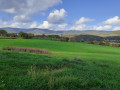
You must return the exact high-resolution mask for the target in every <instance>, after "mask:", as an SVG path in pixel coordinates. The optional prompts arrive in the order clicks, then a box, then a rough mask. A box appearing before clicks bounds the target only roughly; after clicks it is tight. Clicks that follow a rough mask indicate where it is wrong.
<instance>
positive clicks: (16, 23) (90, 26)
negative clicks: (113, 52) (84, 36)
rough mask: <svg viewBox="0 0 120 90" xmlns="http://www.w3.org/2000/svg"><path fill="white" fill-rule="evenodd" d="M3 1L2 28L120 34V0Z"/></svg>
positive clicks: (0, 18) (0, 22) (1, 4)
mask: <svg viewBox="0 0 120 90" xmlns="http://www.w3.org/2000/svg"><path fill="white" fill-rule="evenodd" d="M8 2H9V0H0V27H15V28H43V29H51V30H120V18H119V17H120V12H119V9H120V5H119V4H120V0H11V2H9V3H8Z"/></svg>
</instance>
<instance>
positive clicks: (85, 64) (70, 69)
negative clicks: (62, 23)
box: [0, 39, 120, 90]
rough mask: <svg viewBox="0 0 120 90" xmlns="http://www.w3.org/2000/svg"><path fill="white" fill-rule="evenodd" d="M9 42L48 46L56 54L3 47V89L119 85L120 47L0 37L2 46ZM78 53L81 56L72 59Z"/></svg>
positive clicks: (97, 89)
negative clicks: (11, 49) (30, 52)
mask: <svg viewBox="0 0 120 90" xmlns="http://www.w3.org/2000/svg"><path fill="white" fill-rule="evenodd" d="M6 46H20V47H32V48H45V49H49V50H50V51H52V52H53V55H55V56H57V57H52V56H44V55H37V54H29V53H17V52H8V51H4V52H3V51H0V88H1V87H3V88H2V89H5V90H8V89H10V90H30V89H31V90H34V89H35V90H39V89H44V90H50V89H51V90H57V89H59V90H68V89H69V90H70V89H71V90H76V89H82V90H88V89H89V90H90V89H92V90H110V89H111V90H119V89H120V87H119V86H120V83H119V81H120V77H119V76H120V70H119V68H120V48H115V47H105V46H99V45H89V44H85V43H71V42H67V43H65V42H56V41H48V40H19V39H15V40H12V39H11V40H7V39H6V40H4V39H1V40H0V49H2V48H3V47H6ZM75 56H77V57H80V59H77V58H76V59H73V60H69V58H73V57H75ZM61 57H62V58H61ZM63 57H67V58H68V59H63ZM1 85H2V86H1Z"/></svg>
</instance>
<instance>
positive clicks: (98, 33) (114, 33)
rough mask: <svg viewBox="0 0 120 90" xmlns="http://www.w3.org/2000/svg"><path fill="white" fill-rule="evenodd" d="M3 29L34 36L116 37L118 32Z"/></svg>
mask: <svg viewBox="0 0 120 90" xmlns="http://www.w3.org/2000/svg"><path fill="white" fill-rule="evenodd" d="M0 29H4V30H6V31H7V32H9V33H13V32H14V33H19V32H20V31H23V32H26V33H33V34H36V35H39V34H64V35H75V34H90V35H111V34H113V35H118V33H119V32H120V31H103V30H100V31H96V30H84V31H79V30H67V31H55V30H49V29H40V28H28V29H27V28H10V27H8V28H0Z"/></svg>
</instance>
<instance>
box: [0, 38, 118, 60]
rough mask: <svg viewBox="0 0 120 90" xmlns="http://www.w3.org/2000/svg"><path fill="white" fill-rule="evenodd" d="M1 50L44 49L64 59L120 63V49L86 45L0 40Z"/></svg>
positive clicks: (44, 41)
mask: <svg viewBox="0 0 120 90" xmlns="http://www.w3.org/2000/svg"><path fill="white" fill-rule="evenodd" d="M0 42H1V44H0V48H2V47H5V46H19V47H32V48H44V49H48V50H50V51H52V52H53V54H54V55H55V54H56V55H60V56H63V57H65V56H66V57H70V58H71V57H76V56H77V57H80V58H82V59H89V60H108V61H115V62H120V48H116V47H106V46H100V45H90V44H85V43H72V42H57V41H48V40H21V39H19V40H18V39H15V40H7V39H6V40H4V39H3V40H0Z"/></svg>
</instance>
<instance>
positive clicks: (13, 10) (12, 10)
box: [4, 8, 16, 13]
mask: <svg viewBox="0 0 120 90" xmlns="http://www.w3.org/2000/svg"><path fill="white" fill-rule="evenodd" d="M4 11H5V12H8V13H16V11H15V9H14V8H10V9H5V10H4Z"/></svg>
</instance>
